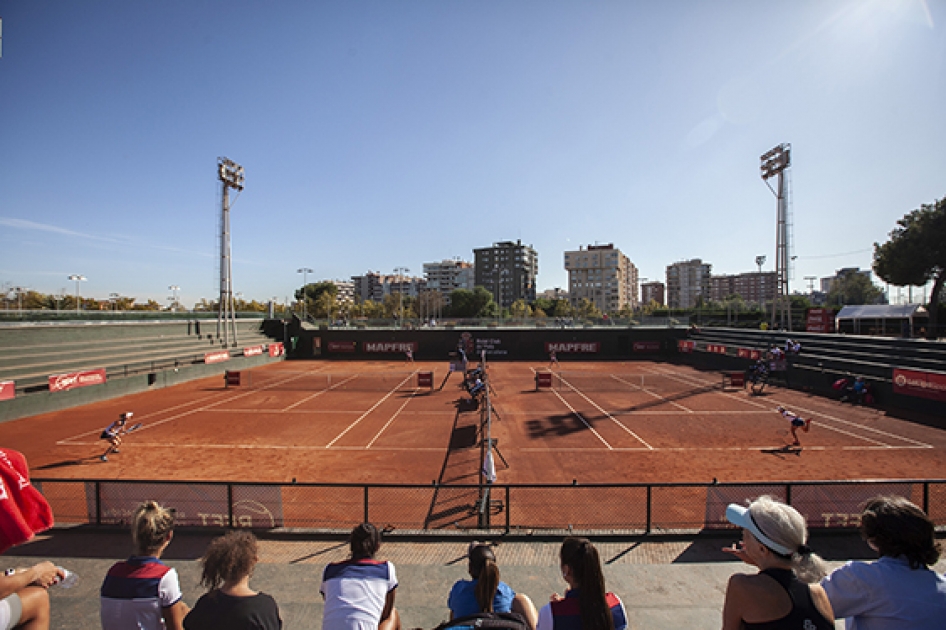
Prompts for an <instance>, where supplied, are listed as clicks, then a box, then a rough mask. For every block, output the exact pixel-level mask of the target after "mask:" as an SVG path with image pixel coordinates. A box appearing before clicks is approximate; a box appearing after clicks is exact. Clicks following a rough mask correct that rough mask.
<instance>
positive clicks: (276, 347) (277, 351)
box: [269, 341, 286, 357]
mask: <svg viewBox="0 0 946 630" xmlns="http://www.w3.org/2000/svg"><path fill="white" fill-rule="evenodd" d="M284 354H286V346H285V345H284V344H283V343H282V342H281V341H280V342H277V343H271V344H269V356H271V357H281V356H282V355H284Z"/></svg>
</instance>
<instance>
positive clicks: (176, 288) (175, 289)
mask: <svg viewBox="0 0 946 630" xmlns="http://www.w3.org/2000/svg"><path fill="white" fill-rule="evenodd" d="M168 289H170V290H171V310H172V311H176V310H177V303H178V291H180V290H181V287H179V286H177V285H176V284H172V285H171V286H169V287H168Z"/></svg>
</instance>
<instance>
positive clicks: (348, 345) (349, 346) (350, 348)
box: [328, 341, 358, 352]
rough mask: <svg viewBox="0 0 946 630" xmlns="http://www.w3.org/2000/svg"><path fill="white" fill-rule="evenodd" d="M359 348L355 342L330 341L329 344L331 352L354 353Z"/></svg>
mask: <svg viewBox="0 0 946 630" xmlns="http://www.w3.org/2000/svg"><path fill="white" fill-rule="evenodd" d="M357 347H358V343H357V342H355V341H330V342H328V351H329V352H354V351H355V349H356V348H357Z"/></svg>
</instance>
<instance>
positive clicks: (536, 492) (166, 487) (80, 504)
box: [33, 478, 946, 535]
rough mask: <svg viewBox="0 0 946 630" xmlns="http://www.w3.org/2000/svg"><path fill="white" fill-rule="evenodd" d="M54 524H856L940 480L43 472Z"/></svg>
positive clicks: (506, 527)
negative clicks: (259, 477)
mask: <svg viewBox="0 0 946 630" xmlns="http://www.w3.org/2000/svg"><path fill="white" fill-rule="evenodd" d="M33 483H34V484H35V485H36V487H37V488H39V489H40V490H41V491H42V492H43V494H44V495H45V496H46V498H47V500H49V502H50V504H51V506H52V508H53V513H54V514H55V517H56V521H57V523H59V524H90V525H102V526H115V525H126V524H127V523H128V522H129V520H130V517H131V515H132V514H133V512H134V510H135V508H136V507H137V505H138V504H139V503H141V502H142V501H144V500H149V499H153V500H156V501H158V502H159V503H161V504H162V505H165V506H166V507H170V508H174V509H175V511H176V520H177V523H178V525H180V526H193V527H251V528H258V529H304V530H323V531H347V530H348V529H350V528H351V526H352V525H353V524H355V523H359V522H363V521H371V522H374V523H377V524H379V525H384V526H385V527H390V528H394V529H396V530H401V531H410V532H417V533H428V534H438V533H439V534H443V533H447V532H459V533H462V532H466V531H470V532H473V531H475V532H483V531H484V530H485V531H487V532H499V533H535V532H549V533H555V532H574V531H587V532H595V533H596V534H598V535H607V534H614V535H647V534H658V533H688V532H696V531H701V530H705V529H717V528H727V527H730V526H729V525H728V523H727V522H726V520H725V509H726V506H727V505H728V504H729V503H743V502H745V501H747V500H749V499H752V498H755V497H757V496H760V495H762V494H767V495H770V496H773V497H776V498H777V499H779V500H782V501H784V502H786V503H789V504H791V505H794V506H795V507H796V508H797V509H798V510H799V511H800V512H801V513H802V514H804V515H805V516H806V518H807V519H808V524H809V526H810V527H812V528H819V529H820V528H828V529H835V528H841V529H844V528H851V527H854V526H856V525H857V523H858V518H859V516H858V515H859V514H860V511H861V507H862V505H863V504H864V502H865V501H866V500H867V499H869V498H871V497H873V496H877V495H881V494H884V495H891V494H895V495H900V496H903V497H906V498H907V499H909V500H911V501H913V502H914V503H915V504H917V505H919V506H920V507H922V508H923V510H924V511H926V513H927V514H929V516H930V518H931V519H932V520H933V522H934V523H935V524H936V525H937V526H939V527H943V526H946V480H941V479H937V480H869V481H779V482H757V483H716V484H714V483H706V484H693V483H634V484H577V483H575V484H492V485H489V486H488V490H489V496H490V499H488V501H487V503H486V504H487V505H489V506H490V509H489V511H488V513H487V514H486V517H485V519H484V515H483V514H481V513H480V512H479V509H478V508H479V506H480V505H482V504H483V502H482V497H483V493H484V491H485V490H486V489H487V486H484V485H480V484H470V485H444V484H439V483H431V484H428V485H422V484H350V483H290V484H279V483H250V482H223V481H221V482H213V481H157V480H146V481H125V480H73V479H40V478H35V479H34V480H33Z"/></svg>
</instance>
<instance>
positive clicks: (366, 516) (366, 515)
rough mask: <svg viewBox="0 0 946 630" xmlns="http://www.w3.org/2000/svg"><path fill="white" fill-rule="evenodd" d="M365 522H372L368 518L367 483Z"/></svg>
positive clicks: (366, 490)
mask: <svg viewBox="0 0 946 630" xmlns="http://www.w3.org/2000/svg"><path fill="white" fill-rule="evenodd" d="M364 522H365V523H370V522H371V521H369V520H368V486H367V485H365V520H364Z"/></svg>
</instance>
